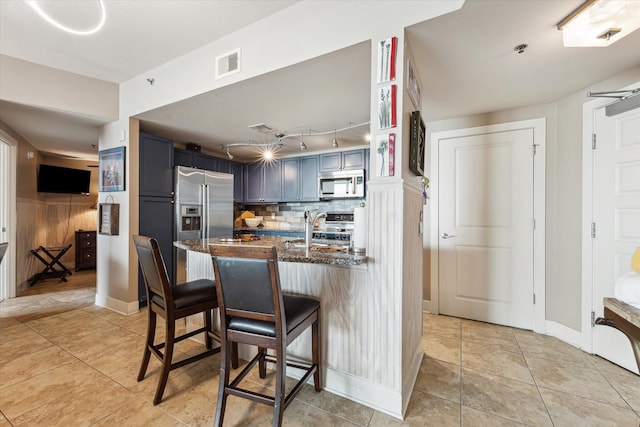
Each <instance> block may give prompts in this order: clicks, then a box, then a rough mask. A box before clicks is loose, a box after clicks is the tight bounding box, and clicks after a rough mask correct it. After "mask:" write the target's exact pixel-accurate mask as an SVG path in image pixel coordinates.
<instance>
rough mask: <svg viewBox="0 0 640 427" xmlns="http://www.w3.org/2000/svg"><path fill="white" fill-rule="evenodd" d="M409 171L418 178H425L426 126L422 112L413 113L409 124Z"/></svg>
mask: <svg viewBox="0 0 640 427" xmlns="http://www.w3.org/2000/svg"><path fill="white" fill-rule="evenodd" d="M409 132H410V135H409V169H410V170H411V171H412V172H413V173H415V174H416V175H418V176H424V163H425V158H424V157H425V143H426V142H425V126H424V122H423V121H422V116H421V115H420V111H414V112H413V113H411V119H410V123H409Z"/></svg>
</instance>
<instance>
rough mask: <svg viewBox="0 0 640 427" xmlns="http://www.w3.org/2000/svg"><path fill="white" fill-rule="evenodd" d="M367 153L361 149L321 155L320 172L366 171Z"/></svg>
mask: <svg viewBox="0 0 640 427" xmlns="http://www.w3.org/2000/svg"><path fill="white" fill-rule="evenodd" d="M365 151H366V150H364V149H361V150H351V151H340V152H337V153H326V154H320V172H335V171H341V170H350V169H366V159H365V154H366V153H365Z"/></svg>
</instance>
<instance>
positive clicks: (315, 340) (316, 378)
mask: <svg viewBox="0 0 640 427" xmlns="http://www.w3.org/2000/svg"><path fill="white" fill-rule="evenodd" d="M311 353H312V361H313V364H314V365H316V371H315V372H314V373H313V386H314V388H315V390H316V391H320V390H322V384H321V383H320V319H316V321H315V322H313V325H311Z"/></svg>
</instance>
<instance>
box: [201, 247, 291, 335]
mask: <svg viewBox="0 0 640 427" xmlns="http://www.w3.org/2000/svg"><path fill="white" fill-rule="evenodd" d="M210 250H211V254H212V255H213V261H214V264H213V265H214V274H215V277H216V288H217V290H218V303H219V304H220V308H221V309H222V310H223V312H224V313H225V315H226V316H225V319H221V320H222V322H223V326H226V325H225V324H226V323H227V322H226V320H229V319H231V318H245V319H253V320H259V321H266V322H273V323H274V324H275V325H274V326H275V331H276V335H280V334H281V333H282V332H284V333H286V331H282V329H281V328H282V325H284V324H285V321H284V313H283V310H282V309H281V307H283V303H282V295H281V292H280V277H279V273H278V262H277V260H278V258H277V253H276V248H275V247H267V246H244V247H229V246H216V245H211V246H210Z"/></svg>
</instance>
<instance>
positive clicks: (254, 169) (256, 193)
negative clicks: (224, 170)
mask: <svg viewBox="0 0 640 427" xmlns="http://www.w3.org/2000/svg"><path fill="white" fill-rule="evenodd" d="M244 196H245V197H244V201H245V202H279V201H280V199H281V197H282V162H281V161H280V160H271V161H269V162H257V163H249V164H247V165H246V166H245V182H244Z"/></svg>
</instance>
